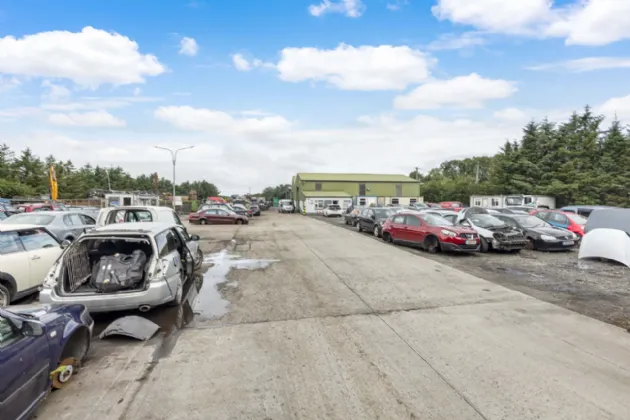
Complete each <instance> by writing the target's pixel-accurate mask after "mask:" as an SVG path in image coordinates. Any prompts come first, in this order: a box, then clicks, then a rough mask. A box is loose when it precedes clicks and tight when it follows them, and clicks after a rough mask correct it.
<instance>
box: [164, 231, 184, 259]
mask: <svg viewBox="0 0 630 420" xmlns="http://www.w3.org/2000/svg"><path fill="white" fill-rule="evenodd" d="M180 245H181V240H180V239H179V236H178V235H177V234H176V233H175V232H173V230H168V231H167V232H166V246H167V248H168V251H167V254H170V253H171V252H173V251H177V248H178V247H179V246H180Z"/></svg>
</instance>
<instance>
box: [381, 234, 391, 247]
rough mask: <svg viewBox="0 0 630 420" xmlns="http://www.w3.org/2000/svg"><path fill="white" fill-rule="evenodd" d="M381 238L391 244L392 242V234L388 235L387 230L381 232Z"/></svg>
mask: <svg viewBox="0 0 630 420" xmlns="http://www.w3.org/2000/svg"><path fill="white" fill-rule="evenodd" d="M383 240H384V241H385V242H389V243H390V244H391V243H392V235H390V234H389V233H387V232H383Z"/></svg>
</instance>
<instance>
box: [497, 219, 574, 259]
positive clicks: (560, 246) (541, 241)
mask: <svg viewBox="0 0 630 420" xmlns="http://www.w3.org/2000/svg"><path fill="white" fill-rule="evenodd" d="M494 217H496V218H497V219H499V220H502V221H503V222H505V223H506V224H508V225H510V226H513V227H516V228H518V229H520V230H521V231H523V232H524V233H525V237H526V239H527V248H528V249H537V250H541V251H564V250H568V249H572V248H574V247H575V245H576V243H578V241H579V237H578V236H577V235H576V234H575V233H573V232H570V231H568V230H566V229H562V228H558V227H554V226H551V225H550V224H549V223H547V222H545V221H544V220H541V219H539V218H538V217H534V216H530V215H529V214H496V215H494Z"/></svg>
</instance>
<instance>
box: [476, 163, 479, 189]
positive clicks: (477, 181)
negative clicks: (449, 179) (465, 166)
mask: <svg viewBox="0 0 630 420" xmlns="http://www.w3.org/2000/svg"><path fill="white" fill-rule="evenodd" d="M475 184H479V162H477V172H476V174H475Z"/></svg>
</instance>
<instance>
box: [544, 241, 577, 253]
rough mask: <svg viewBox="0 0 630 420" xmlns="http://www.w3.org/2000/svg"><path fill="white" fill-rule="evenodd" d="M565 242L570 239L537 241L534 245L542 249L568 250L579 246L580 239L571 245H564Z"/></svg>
mask: <svg viewBox="0 0 630 420" xmlns="http://www.w3.org/2000/svg"><path fill="white" fill-rule="evenodd" d="M565 242H568V241H540V240H538V241H535V242H534V247H535V248H536V249H539V250H541V251H567V250H569V249H573V248H575V247H576V246H577V244H578V241H571V242H573V243H572V244H571V245H564V243H565Z"/></svg>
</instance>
